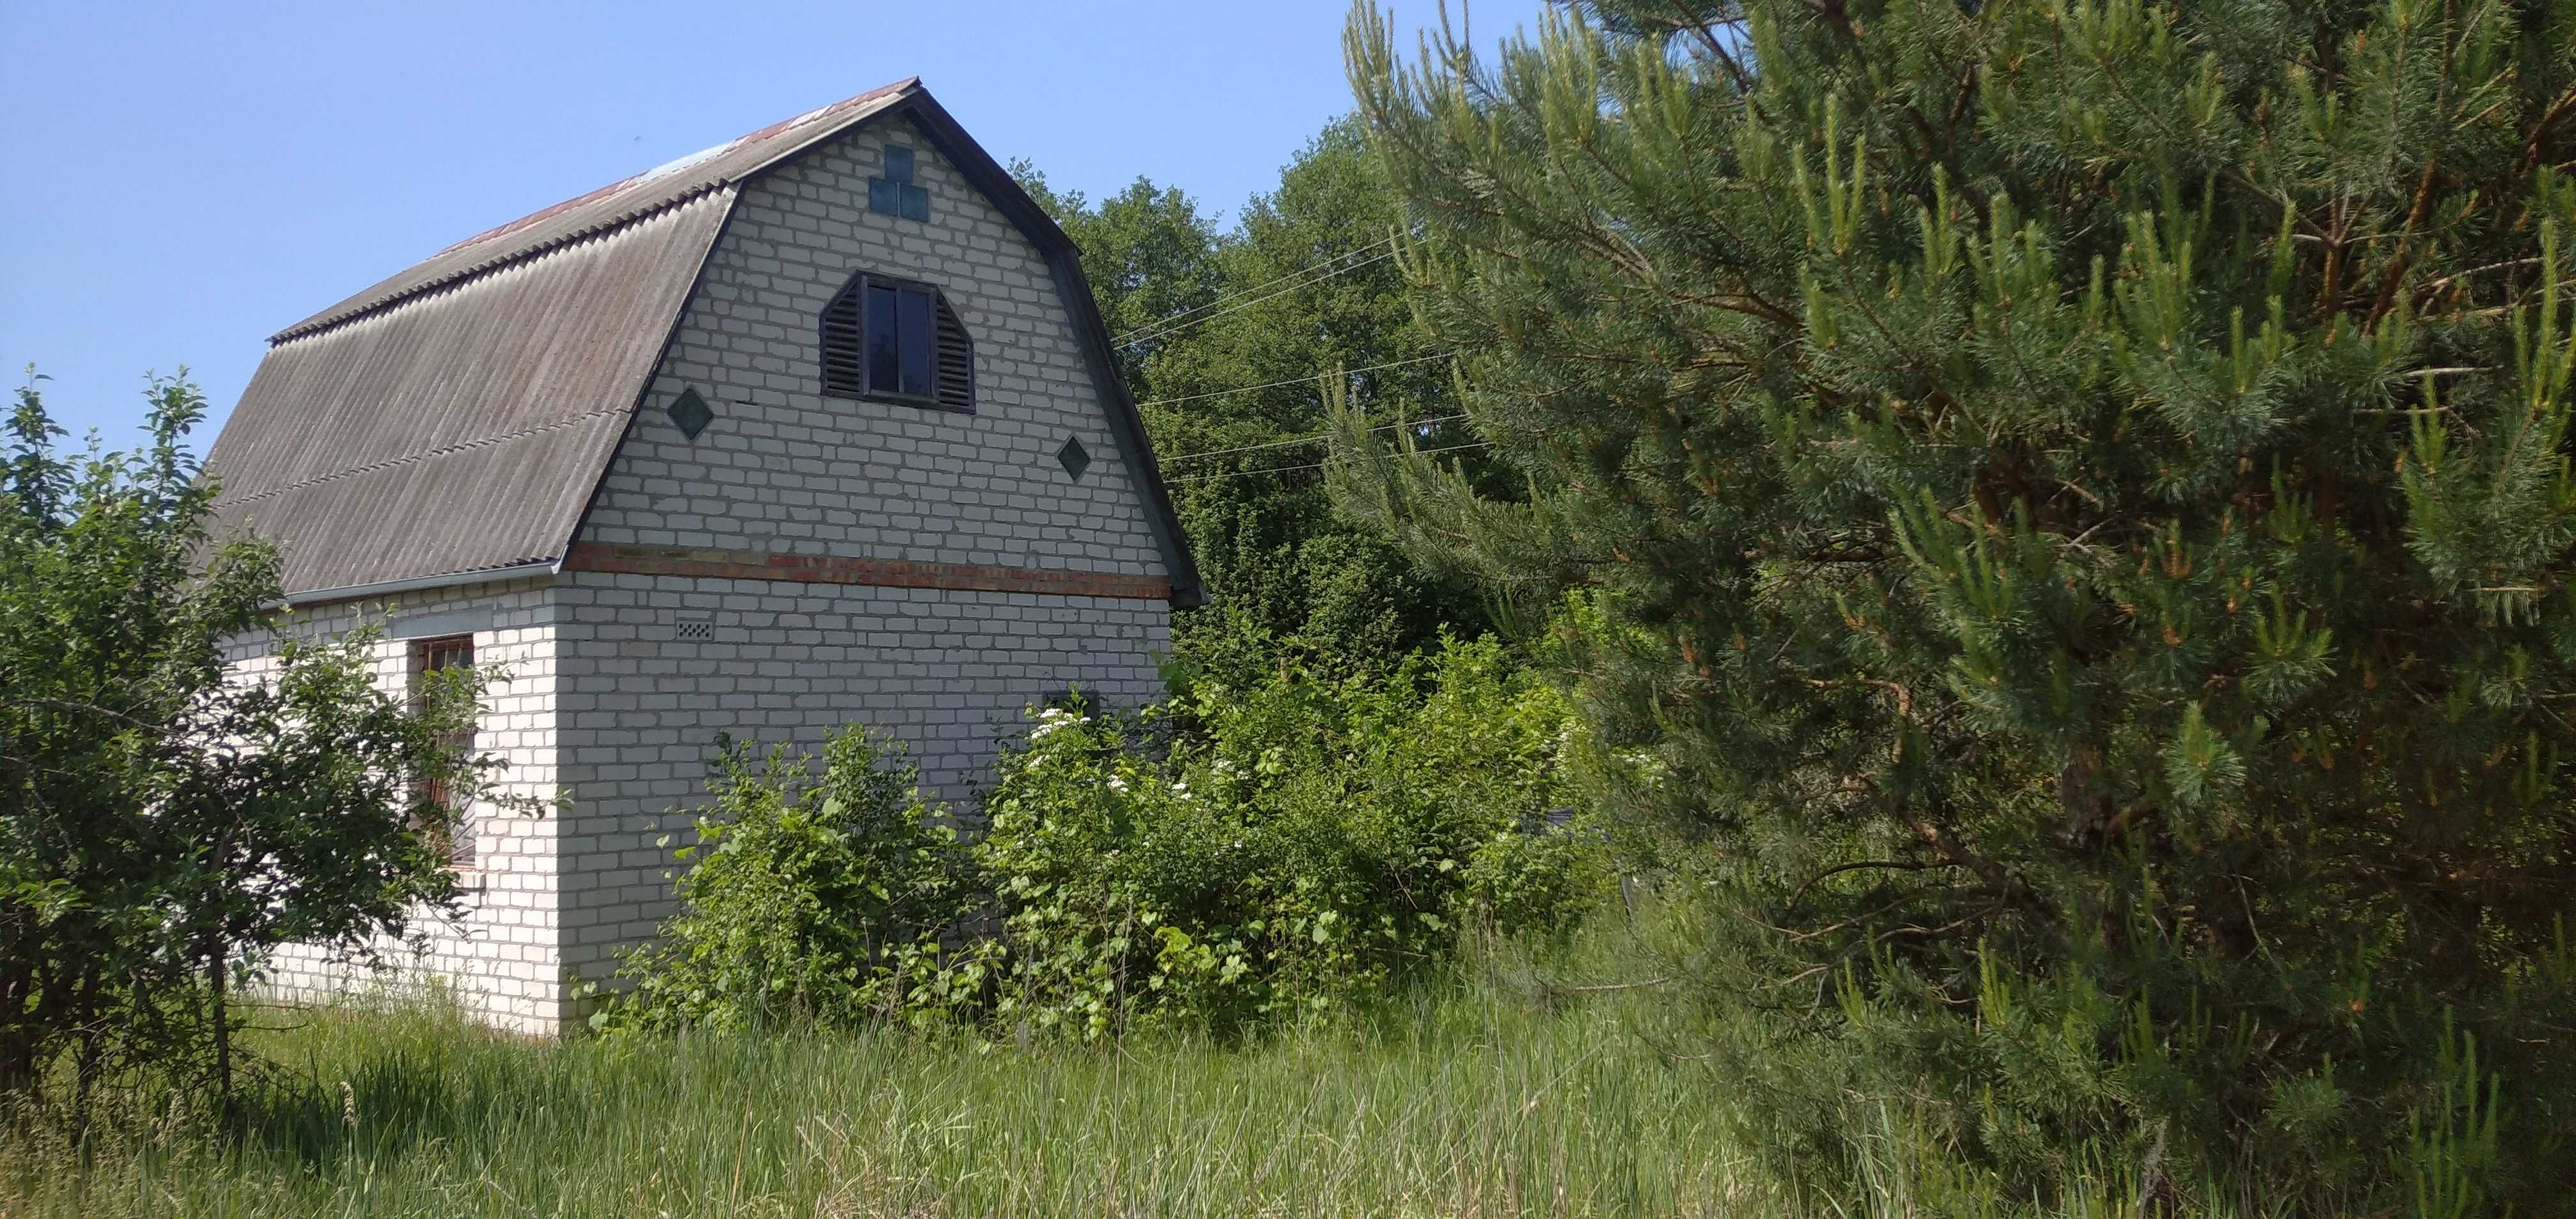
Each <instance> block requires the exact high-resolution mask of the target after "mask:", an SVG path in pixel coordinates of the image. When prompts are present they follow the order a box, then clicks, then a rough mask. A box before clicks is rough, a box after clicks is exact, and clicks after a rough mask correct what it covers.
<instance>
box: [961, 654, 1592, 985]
mask: <svg viewBox="0 0 2576 1219" xmlns="http://www.w3.org/2000/svg"><path fill="white" fill-rule="evenodd" d="M1565 728H1566V711H1565V706H1564V703H1563V701H1562V699H1561V697H1560V696H1559V695H1558V694H1557V693H1556V691H1554V690H1553V689H1552V688H1550V687H1548V686H1546V685H1545V684H1543V683H1540V682H1537V681H1535V680H1533V679H1531V678H1530V677H1529V676H1528V675H1527V674H1526V673H1525V672H1522V671H1521V670H1520V669H1518V668H1516V667H1515V666H1514V665H1512V664H1511V663H1510V662H1509V661H1508V659H1507V658H1506V657H1505V655H1504V653H1503V651H1502V649H1501V648H1500V646H1499V645H1498V644H1496V643H1494V642H1492V641H1490V640H1485V641H1479V642H1476V643H1459V642H1454V641H1453V642H1449V643H1447V644H1445V645H1444V646H1443V647H1442V648H1441V649H1440V650H1439V651H1438V652H1437V653H1434V654H1431V655H1428V656H1417V657H1415V658H1413V659H1411V660H1409V661H1406V662H1405V663H1403V664H1401V665H1400V666H1398V667H1397V669H1396V671H1395V672H1394V673H1392V674H1391V675H1388V676H1385V677H1382V678H1368V677H1338V678H1337V677H1331V676H1324V675H1317V674H1313V673H1308V672H1305V671H1303V670H1300V669H1297V668H1295V667H1293V666H1289V667H1285V668H1283V669H1282V670H1281V671H1279V672H1278V674H1277V675H1276V676H1274V677H1273V678H1272V679H1271V680H1270V681H1268V682H1266V683H1264V684H1261V685H1259V686H1255V687H1252V688H1248V689H1238V688H1234V687H1231V686H1227V685H1224V684H1221V683H1217V682H1214V681H1202V682H1200V683H1198V684H1197V685H1196V686H1194V687H1193V688H1192V689H1191V690H1190V691H1189V692H1188V693H1187V694H1186V695H1185V696H1184V697H1183V698H1182V699H1180V700H1177V701H1176V702H1175V703H1173V704H1170V705H1167V706H1165V707H1162V708H1158V709H1154V710H1152V711H1150V712H1148V713H1147V714H1146V715H1144V716H1140V717H1118V716H1107V715H1092V714H1084V713H1081V712H1077V711H1061V710H1059V711H1050V712H1046V713H1042V715H1041V718H1040V720H1039V722H1038V724H1037V726H1036V728H1035V729H1034V730H1033V731H1032V733H1031V739H1030V742H1029V745H1028V747H1027V748H1026V749H1025V750H1022V751H1019V752H1016V753H1013V754H1011V755H1009V756H1006V757H1005V758H1004V759H1003V760H1002V762H1001V766H1000V774H999V778H998V781H997V783H996V785H995V788H994V791H993V793H992V798H991V801H990V804H989V808H990V812H991V825H990V827H989V830H988V832H987V833H986V835H985V837H984V838H983V839H982V840H980V841H979V842H978V843H977V844H976V847H975V855H976V860H977V863H978V865H979V867H980V869H981V870H982V873H983V876H984V879H985V883H987V884H988V885H990V886H991V887H992V891H993V892H994V894H995V899H996V901H997V902H998V905H999V911H1000V914H1001V941H1000V942H1001V945H1002V948H1001V953H1002V957H1003V959H1005V960H1007V962H1008V968H1007V972H1006V973H1005V974H1004V975H1003V976H1002V978H1001V979H1000V982H1001V989H1000V991H999V997H998V999H997V1002H996V1007H995V1012H996V1015H997V1016H998V1017H1000V1018H1001V1019H1003V1020H1005V1021H1011V1022H1016V1021H1018V1020H1022V1019H1025V1020H1029V1021H1032V1022H1033V1023H1035V1024H1037V1025H1039V1026H1041V1027H1055V1026H1062V1027H1068V1028H1072V1029H1074V1030H1077V1031H1079V1032H1080V1033H1082V1034H1083V1035H1086V1036H1098V1035H1101V1034H1103V1033H1108V1032H1112V1031H1115V1030H1117V1029H1119V1028H1121V1027H1123V1026H1124V1025H1125V1024H1126V1023H1128V1022H1131V1021H1150V1022H1168V1021H1184V1022H1187V1023H1190V1024H1193V1025H1197V1026H1202V1027H1206V1028H1209V1029H1212V1030H1216V1031H1220V1032H1225V1031H1235V1030H1241V1029H1244V1028H1247V1027H1251V1026H1256V1025H1261V1024H1267V1023H1272V1022H1276V1021H1280V1020H1290V1019H1296V1018H1299V1017H1301V1016H1304V1015H1307V1014H1311V1013H1316V1012H1321V1011H1325V1010H1327V1009H1330V1008H1333V1007H1335V1006H1338V1005H1346V1004H1349V1003H1352V1002H1356V1001H1359V1000H1361V999H1363V998H1365V997H1367V996H1371V995H1375V994H1380V993H1383V992H1384V991H1386V990H1387V989H1388V988H1390V987H1394V986H1398V985H1401V984H1403V983H1405V982H1407V981H1410V980H1413V979H1416V978H1418V977H1420V976H1422V974H1423V973H1424V971H1425V970H1426V969H1427V968H1429V967H1431V966H1433V965H1435V964H1436V963H1439V962H1442V961H1445V960H1447V959H1448V958H1449V956H1450V954H1451V952H1452V950H1453V948H1454V946H1455V944H1456V940H1457V936H1458V933H1459V927H1460V924H1461V921H1462V920H1463V919H1468V918H1473V919H1475V920H1477V921H1479V922H1481V923H1482V924H1483V925H1485V926H1488V927H1490V928H1492V929H1493V930H1495V931H1497V932H1499V933H1503V934H1511V933H1516V932H1519V931H1523V930H1529V929H1554V928H1558V927H1562V926H1563V925H1565V923H1566V922H1567V921H1568V918H1569V916H1570V912H1571V911H1573V910H1575V909H1577V908H1579V907H1581V906H1582V905H1583V904H1584V903H1585V902H1587V901H1588V900H1589V899H1590V897H1591V896H1592V893H1593V892H1594V890H1590V889H1587V888H1586V887H1585V886H1584V885H1583V884H1582V883H1581V882H1582V880H1583V879H1584V878H1590V877H1597V876H1598V875H1599V872H1600V867H1599V864H1598V862H1597V861H1598V859H1599V856H1600V853H1601V852H1600V848H1599V845H1598V844H1597V843H1595V842H1592V841H1591V840H1589V839H1583V840H1577V839H1575V838H1572V837H1565V836H1561V835H1558V836H1553V837H1551V836H1549V835H1552V834H1554V833H1555V832H1554V831H1546V832H1544V833H1541V832H1538V827H1541V826H1543V825H1545V823H1546V820H1545V814H1546V813H1547V811H1548V810H1549V809H1551V808H1555V807H1558V806H1560V805H1561V804H1562V803H1563V801H1564V800H1565V799H1566V788H1565V785H1564V777H1563V771H1562V766H1561V765H1560V755H1561V753H1562V751H1563V747H1564V735H1565ZM1149 730H1151V732H1159V733H1161V734H1163V735H1166V736H1169V737H1170V738H1171V739H1172V741H1173V743H1172V744H1171V745H1170V746H1168V747H1167V748H1166V747H1159V746H1149V745H1148V742H1149V741H1150V740H1152V739H1153V737H1152V736H1151V735H1150V733H1149ZM1542 844H1543V845H1542Z"/></svg>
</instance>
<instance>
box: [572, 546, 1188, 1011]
mask: <svg viewBox="0 0 2576 1219" xmlns="http://www.w3.org/2000/svg"><path fill="white" fill-rule="evenodd" d="M557 596H558V597H559V598H560V599H561V601H562V602H563V604H564V605H565V607H566V609H565V614H566V618H567V625H566V628H565V635H564V639H563V642H562V645H561V646H562V664H563V668H564V672H565V674H566V680H565V683H564V693H563V703H562V714H563V717H564V720H563V723H564V727H563V730H562V744H563V759H564V770H563V774H564V779H565V781H566V782H567V783H568V784H569V785H570V786H571V788H572V791H573V793H574V796H575V806H574V809H573V811H572V813H571V814H569V815H568V816H567V817H566V818H565V819H564V834H565V837H564V838H563V839H562V842H561V847H562V850H563V851H564V854H565V864H566V871H565V877H564V882H563V883H564V887H565V893H564V913H563V921H564V926H565V949H564V951H565V954H566V964H567V965H568V966H570V967H572V968H574V969H576V970H579V971H581V972H582V973H583V975H584V976H586V977H600V976H604V975H605V974H606V972H607V971H608V970H609V969H610V968H611V967H612V966H613V961H612V959H611V957H610V953H611V950H612V949H613V948H615V947H616V946H619V945H623V944H629V943H633V942H636V941H638V940H641V939H644V938H646V937H648V936H650V935H651V934H652V932H653V928H654V926H655V925H656V924H657V923H658V922H659V921H660V920H661V919H662V918H663V917H665V916H667V915H668V914H669V913H670V912H671V909H672V905H671V900H670V881H669V880H668V879H667V878H666V875H665V874H666V873H667V872H668V871H669V870H670V868H671V857H670V849H669V847H667V846H662V845H657V840H658V839H660V838H661V837H662V836H663V835H665V834H671V835H673V841H672V844H671V845H674V846H676V845H680V844H682V843H685V842H687V841H689V838H688V836H687V828H688V825H689V821H690V817H691V814H690V812H689V811H688V810H690V809H692V808H693V807H695V806H696V805H698V804H700V803H702V802H703V798H704V789H705V778H706V762H707V759H708V758H709V757H710V756H711V755H712V752H713V749H714V745H715V739H716V736H717V734H718V733H720V732H729V733H732V734H733V735H735V736H737V737H742V738H747V739H752V740H757V741H760V742H763V743H778V742H791V743H795V744H799V745H803V746H807V747H812V746H816V745H819V744H820V743H821V742H822V740H823V738H824V737H825V736H826V735H827V734H828V733H829V732H830V731H832V730H833V729H834V728H836V727H838V726H840V725H842V724H845V723H851V722H865V723H867V724H869V725H871V726H873V727H876V728H880V729H883V730H885V731H887V732H890V733H892V734H893V735H894V736H895V737H896V738H898V739H900V740H902V741H903V742H904V743H905V744H906V745H907V746H909V747H910V749H911V751H912V756H913V759H914V761H916V762H917V763H919V764H920V766H921V770H922V781H923V784H924V786H925V787H927V788H928V789H929V790H930V791H931V792H932V793H933V794H934V795H936V796H937V797H939V798H941V799H945V800H948V801H950V802H952V803H958V804H962V803H963V802H964V801H966V800H967V799H968V798H969V797H970V796H971V794H972V791H971V789H972V785H973V784H975V783H976V782H978V781H980V780H981V779H982V778H983V777H984V775H985V768H986V767H987V766H988V764H989V762H990V760H991V758H992V757H993V754H994V752H995V751H996V750H997V749H998V748H999V747H1000V746H1001V745H1002V743H1003V742H1004V741H1005V739H1007V738H1009V737H1010V736H1012V735H1014V734H1016V733H1018V732H1019V731H1021V730H1022V728H1023V725H1024V721H1023V719H1022V714H1021V712H1022V708H1024V707H1026V706H1028V705H1029V704H1032V703H1036V702H1041V701H1043V700H1044V699H1046V698H1047V697H1049V696H1050V695H1053V694H1060V693H1062V692H1064V690H1065V689H1066V688H1067V687H1068V686H1077V685H1078V686H1080V687H1081V688H1082V689H1083V690H1085V691H1086V692H1088V693H1090V694H1091V695H1093V696H1095V697H1098V698H1100V699H1102V700H1104V701H1106V702H1109V703H1112V704H1117V705H1130V706H1132V705H1134V704H1136V703H1140V702H1143V701H1146V700H1148V699H1151V698H1153V697H1156V696H1157V695H1158V694H1159V693H1160V691H1161V682H1160V680H1159V678H1158V677H1157V674H1156V670H1155V667H1154V656H1155V654H1156V653H1159V652H1162V651H1165V650H1167V649H1168V648H1169V646H1170V642H1171V635H1170V626H1169V621H1170V618H1169V612H1168V611H1167V610H1166V609H1165V608H1164V606H1163V605H1162V603H1160V602H1154V601H1142V600H1136V599H1132V598H1096V597H1062V596H1040V595H1037V594H1031V593H1002V592H959V591H955V590H945V589H917V588H887V587H880V586H869V585H811V584H793V583H783V582H778V581H767V580H722V579H708V578H704V577H682V576H646V575H632V574H615V573H595V572H578V573H575V572H567V573H565V574H564V575H563V576H562V577H560V583H559V584H558V586H557ZM684 621H695V622H698V623H703V624H705V626H704V628H703V629H704V630H705V631H706V632H707V633H708V636H709V637H708V638H705V639H694V638H693V639H682V638H681V637H680V636H681V633H682V632H681V624H682V623H683V622H684Z"/></svg>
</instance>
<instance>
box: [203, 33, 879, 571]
mask: <svg viewBox="0 0 2576 1219" xmlns="http://www.w3.org/2000/svg"><path fill="white" fill-rule="evenodd" d="M919 91H920V82H919V81H918V80H917V79H915V80H904V81H899V82H897V83H895V84H891V85H888V86H886V87H884V88H882V89H873V90H870V91H868V92H866V93H862V94H860V95H858V96H857V97H853V98H850V99H848V100H846V101H841V102H835V103H833V104H832V105H829V106H825V107H823V108H822V109H820V110H813V111H809V112H807V113H804V114H800V115H798V116H796V117H795V118H792V119H788V120H787V121H785V122H782V123H775V124H772V125H770V126H768V127H764V128H761V129H760V130H758V131H755V132H752V133H751V134H750V135H746V136H744V137H742V138H741V139H738V140H733V141H730V142H728V143H725V144H720V145H717V146H716V147H714V148H710V149H707V150H706V151H704V152H700V153H697V154H695V155H693V156H687V157H682V158H680V159H679V160H677V161H673V162H671V163H670V164H667V165H663V166H660V167H658V168H655V169H651V170H647V171H645V172H644V173H641V174H637V175H636V176H634V177H632V178H628V179H626V180H625V181H622V182H617V183H613V184H611V185H609V186H605V187H601V188H600V189H598V190H595V191H592V192H590V193H589V194H587V195H583V196H581V197H580V198H577V199H570V200H566V201H564V202H562V203H558V204H556V205H554V206H553V207H550V208H547V209H545V210H543V211H540V212H537V213H535V214H534V215H530V216H526V217H522V218H521V219H518V220H514V221H512V222H510V223H508V224H505V225H502V226H501V227H499V228H496V229H492V230H490V231H488V232H484V233H479V234H477V235H475V236H473V237H469V238H466V239H465V240H464V241H460V242H458V243H456V244H455V245H452V246H449V247H448V248H446V249H444V250H441V251H439V252H438V253H437V254H434V255H432V256H431V257H430V258H429V259H428V260H427V261H424V262H422V263H420V264H419V265H417V266H414V267H412V268H411V269H409V270H406V271H404V272H402V273H401V274H399V275H396V276H394V277H392V278H390V279H387V280H385V281H383V282H382V283H379V284H377V285H375V286H374V287H372V288H369V289H367V290H366V291H364V292H360V293H358V294H357V295H355V296H352V297H350V298H348V299H347V300H344V301H341V302H340V303H339V304H336V305H333V306H331V307H330V308H328V309H325V310H323V311H321V312H320V313H316V314H314V315H313V316H311V317H308V318H306V319H304V320H303V321H300V322H297V323H296V324H294V325H292V326H289V327H287V328H286V329H285V330H283V331H281V332H279V333H278V335H277V336H276V337H275V338H273V339H271V340H269V343H270V347H269V352H268V357H267V358H266V359H264V360H262V361H261V362H260V366H259V371H258V372H257V373H256V374H254V375H253V376H252V377H251V383H250V387H249V388H248V389H247V390H245V391H244V392H243V394H242V400H241V404H240V405H239V406H237V407H235V408H234V409H233V414H232V417H231V418H230V419H228V420H226V421H225V423H224V430H223V434H222V435H221V436H219V437H217V438H216V440H215V445H214V448H213V449H212V450H211V451H209V452H208V453H207V454H206V471H207V473H208V474H209V475H211V476H213V477H215V478H217V479H219V480H220V481H221V483H222V491H221V492H220V498H219V499H218V500H217V502H216V509H215V511H216V520H215V527H216V529H217V530H218V531H219V532H220V531H224V530H229V529H234V528H239V527H242V526H245V525H247V526H248V527H249V528H251V529H253V530H255V531H257V532H259V533H261V534H265V535H267V536H270V537H274V538H277V539H279V542H280V546H281V547H282V549H283V563H284V571H283V573H282V575H283V577H284V583H285V586H286V592H287V594H288V596H289V597H290V598H291V599H302V598H304V597H308V596H310V595H312V594H315V593H329V592H334V591H338V590H343V589H352V588H359V587H362V586H367V585H374V584H382V583H387V582H392V581H400V580H412V579H420V578H424V577H431V576H443V575H456V574H462V573H470V572H477V571H492V570H498V569H501V568H506V567H516V566H521V565H525V564H529V563H538V562H546V561H550V560H554V559H558V558H561V557H562V556H563V553H564V548H565V547H566V546H567V545H568V544H569V543H570V542H571V540H572V532H573V530H574V529H575V528H577V527H578V526H579V525H580V523H581V514H582V511H583V509H584V508H585V507H587V505H588V503H589V500H590V494H591V491H592V489H593V488H594V487H596V486H598V484H599V475H600V471H601V470H602V469H604V468H605V467H606V465H607V463H608V460H609V457H610V455H611V454H612V453H613V452H614V450H615V449H616V446H617V441H618V438H619V437H620V436H621V435H622V434H623V433H624V431H625V428H626V423H627V420H628V418H629V417H630V416H631V415H632V414H633V413H634V410H635V406H636V403H637V400H638V399H639V398H640V397H641V396H642V394H643V392H644V386H645V382H646V380H647V378H649V377H650V376H651V375H652V372H653V365H654V362H655V361H656V360H658V359H659V358H660V356H661V350H662V344H663V341H664V340H665V338H666V337H667V336H668V335H669V334H670V331H671V327H672V325H673V323H674V321H675V319H677V318H678V316H679V313H680V310H681V308H682V307H684V306H685V305H686V304H687V303H688V294H689V290H690V288H691V286H692V285H694V284H695V283H696V282H697V277H698V271H699V268H701V267H702V266H704V265H705V263H706V258H707V252H708V251H709V249H711V248H712V246H713V244H714V242H715V238H716V234H717V232H718V231H719V230H720V229H722V228H723V226H724V220H725V216H726V214H727V213H728V212H729V211H730V210H731V208H732V206H733V198H734V189H733V187H734V184H735V183H738V182H740V181H741V180H742V179H744V178H746V177H748V176H750V175H752V174H756V173H758V172H760V171H761V170H762V169H765V168H767V167H768V166H770V165H772V164H775V163H776V162H778V161H779V160H781V159H783V158H785V157H788V156H791V155H793V154H795V153H796V152H798V151H800V150H802V149H804V148H806V147H809V146H811V145H813V144H814V143H816V142H818V141H822V140H827V139H830V138H832V137H833V136H836V135H838V134H840V133H842V132H844V131H847V130H849V129H850V128H851V127H852V126H854V125H856V124H858V123H861V122H864V121H865V120H867V119H868V118H869V117H870V116H872V115H875V114H877V113H879V112H881V111H883V110H885V109H886V108H888V107H890V106H893V105H895V104H896V103H898V102H901V101H902V100H904V99H905V98H907V97H910V96H912V95H914V94H916V93H918V92H919Z"/></svg>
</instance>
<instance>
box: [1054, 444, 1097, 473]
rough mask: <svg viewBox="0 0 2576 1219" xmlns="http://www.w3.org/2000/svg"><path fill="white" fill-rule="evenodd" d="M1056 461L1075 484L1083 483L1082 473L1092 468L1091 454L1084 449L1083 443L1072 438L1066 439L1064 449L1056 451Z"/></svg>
mask: <svg viewBox="0 0 2576 1219" xmlns="http://www.w3.org/2000/svg"><path fill="white" fill-rule="evenodd" d="M1055 460H1056V464H1058V465H1061V466H1063V467H1064V472H1065V473H1066V474H1069V475H1071V476H1072V477H1073V481H1075V482H1081V481H1082V472H1083V471H1085V470H1088V469H1090V468H1091V453H1090V452H1089V451H1088V450H1086V449H1084V448H1083V447H1082V442H1081V441H1079V440H1076V439H1073V438H1072V437H1066V438H1065V442H1064V447H1063V448H1061V449H1057V450H1056V451H1055Z"/></svg>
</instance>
